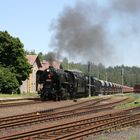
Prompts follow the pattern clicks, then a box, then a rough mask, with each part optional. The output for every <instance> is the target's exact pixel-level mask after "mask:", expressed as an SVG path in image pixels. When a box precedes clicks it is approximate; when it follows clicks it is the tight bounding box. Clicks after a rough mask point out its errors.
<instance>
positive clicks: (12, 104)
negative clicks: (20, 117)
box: [0, 100, 42, 108]
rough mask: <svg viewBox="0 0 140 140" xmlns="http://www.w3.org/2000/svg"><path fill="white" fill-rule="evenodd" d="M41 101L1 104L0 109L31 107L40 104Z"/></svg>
mask: <svg viewBox="0 0 140 140" xmlns="http://www.w3.org/2000/svg"><path fill="white" fill-rule="evenodd" d="M40 103H42V102H41V101H39V100H38V101H25V102H23V101H22V102H13V103H6V102H4V103H1V104H0V108H7V107H15V106H24V105H32V104H40Z"/></svg>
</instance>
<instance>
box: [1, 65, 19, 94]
mask: <svg viewBox="0 0 140 140" xmlns="http://www.w3.org/2000/svg"><path fill="white" fill-rule="evenodd" d="M18 86H19V84H18V81H17V79H16V76H15V74H14V73H11V71H10V70H9V69H8V68H4V67H2V66H0V92H1V93H12V92H15V91H17V89H18Z"/></svg>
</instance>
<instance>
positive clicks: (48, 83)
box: [37, 66, 133, 100]
mask: <svg viewBox="0 0 140 140" xmlns="http://www.w3.org/2000/svg"><path fill="white" fill-rule="evenodd" d="M37 82H38V84H39V85H38V94H39V95H40V98H41V100H66V99H76V98H81V97H87V96H89V88H90V94H91V96H95V95H99V94H103V95H106V94H116V93H122V91H123V92H124V93H125V92H132V89H133V88H131V87H127V86H122V85H120V84H116V83H112V82H108V81H104V80H100V79H98V78H96V77H93V76H91V77H90V79H89V76H86V75H84V74H83V73H82V72H79V71H75V70H73V71H70V70H63V69H55V68H53V67H52V66H50V67H49V68H47V69H46V70H44V71H41V70H39V71H38V72H37Z"/></svg>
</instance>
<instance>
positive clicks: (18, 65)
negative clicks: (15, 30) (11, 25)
mask: <svg viewBox="0 0 140 140" xmlns="http://www.w3.org/2000/svg"><path fill="white" fill-rule="evenodd" d="M25 55H26V54H25V51H24V48H23V44H22V43H21V42H20V40H19V38H15V37H12V36H11V35H10V34H9V33H8V32H7V31H5V32H2V31H0V58H1V59H0V65H1V66H2V67H5V68H7V69H9V71H11V73H13V74H15V76H16V79H17V81H18V84H19V85H21V84H22V81H24V80H26V79H27V78H28V76H29V74H30V73H31V68H32V67H31V65H30V64H29V63H28V60H27V59H26V56H25Z"/></svg>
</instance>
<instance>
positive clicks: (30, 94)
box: [0, 93, 38, 98]
mask: <svg viewBox="0 0 140 140" xmlns="http://www.w3.org/2000/svg"><path fill="white" fill-rule="evenodd" d="M22 97H38V94H37V93H21V94H3V93H0V98H22Z"/></svg>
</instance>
